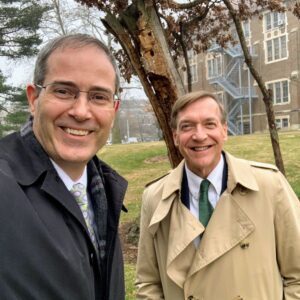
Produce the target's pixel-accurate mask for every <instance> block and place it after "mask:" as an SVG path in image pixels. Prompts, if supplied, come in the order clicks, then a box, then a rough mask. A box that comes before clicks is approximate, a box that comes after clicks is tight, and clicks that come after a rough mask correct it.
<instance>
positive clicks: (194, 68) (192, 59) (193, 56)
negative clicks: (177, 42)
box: [184, 49, 198, 84]
mask: <svg viewBox="0 0 300 300" xmlns="http://www.w3.org/2000/svg"><path fill="white" fill-rule="evenodd" d="M188 60H189V64H190V69H191V76H192V83H196V82H198V62H197V53H196V52H195V51H194V50H193V49H190V50H188ZM184 74H185V77H184V81H185V83H186V84H187V83H188V79H187V72H186V71H185V72H184Z"/></svg>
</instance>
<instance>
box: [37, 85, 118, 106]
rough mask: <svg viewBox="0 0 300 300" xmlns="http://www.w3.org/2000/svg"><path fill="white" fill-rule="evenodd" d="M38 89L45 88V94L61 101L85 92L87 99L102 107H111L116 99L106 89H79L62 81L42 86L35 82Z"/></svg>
mask: <svg viewBox="0 0 300 300" xmlns="http://www.w3.org/2000/svg"><path fill="white" fill-rule="evenodd" d="M35 86H36V87H38V88H40V89H45V91H46V93H47V94H50V95H53V96H54V97H55V98H57V99H60V100H63V101H72V102H73V101H74V100H76V99H78V97H79V94H80V93H87V98H88V100H89V101H90V102H91V103H92V104H94V105H96V106H98V107H103V108H113V107H114V104H115V102H116V101H118V99H114V95H113V94H112V93H111V92H109V91H106V90H99V91H96V90H95V91H92V90H91V91H81V90H79V89H78V88H77V87H75V86H70V85H66V84H63V83H49V84H46V85H44V86H42V85H39V84H35Z"/></svg>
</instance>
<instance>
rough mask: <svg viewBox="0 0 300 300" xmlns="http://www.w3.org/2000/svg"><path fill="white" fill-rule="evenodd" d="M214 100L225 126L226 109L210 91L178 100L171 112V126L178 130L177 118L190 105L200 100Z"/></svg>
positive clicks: (184, 96) (188, 95)
mask: <svg viewBox="0 0 300 300" xmlns="http://www.w3.org/2000/svg"><path fill="white" fill-rule="evenodd" d="M207 97H209V98H212V99H213V100H215V101H216V103H217V104H218V107H219V109H220V114H221V115H220V118H221V123H222V124H225V123H226V118H227V116H226V112H225V110H224V107H223V105H222V103H221V102H220V100H219V99H218V97H217V96H216V95H215V94H213V93H211V92H208V91H205V90H199V91H196V92H191V93H188V94H185V95H183V96H181V97H179V98H178V99H177V101H176V102H175V103H174V105H173V108H172V112H171V120H170V125H171V128H172V129H176V128H177V116H178V113H179V112H180V111H182V110H183V109H184V108H185V107H187V106H188V105H189V104H192V103H194V102H196V101H198V100H201V99H203V98H207Z"/></svg>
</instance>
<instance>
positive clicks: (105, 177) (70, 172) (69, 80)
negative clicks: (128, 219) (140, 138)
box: [0, 34, 127, 300]
mask: <svg viewBox="0 0 300 300" xmlns="http://www.w3.org/2000/svg"><path fill="white" fill-rule="evenodd" d="M118 89H119V75H118V70H117V67H116V63H115V60H114V58H113V57H112V55H111V54H110V52H109V50H108V48H107V47H106V46H105V45H104V44H102V43H101V42H100V41H99V40H97V39H95V38H93V37H90V36H88V35H84V34H74V35H67V36H63V37H59V38H57V39H55V40H52V41H50V42H49V43H48V44H47V45H46V46H45V47H44V48H43V49H42V50H41V51H40V53H39V55H38V57H37V61H36V65H35V71H34V79H33V83H32V84H29V85H28V86H27V89H26V92H27V98H28V103H29V108H30V112H31V118H30V120H29V121H28V122H27V123H26V124H25V125H24V126H23V127H22V128H21V130H20V132H18V133H13V134H11V135H9V136H7V137H5V138H3V139H2V140H1V141H0V193H1V196H0V224H1V229H0V230H1V231H0V245H1V246H0V298H1V299H7V300H14V299H24V300H25V299H30V300H35V299H36V300H40V299H43V300H53V299H55V300H59V299H61V300H66V299H72V300H76V299H78V300H83V299H84V300H98V299H99V300H107V299H109V300H123V299H124V298H125V296H124V276H123V259H122V252H121V248H120V241H119V237H118V224H119V217H120V212H121V209H122V207H123V205H122V203H123V199H124V195H125V191H126V188H127V182H126V181H125V179H123V178H122V177H120V176H119V175H118V174H117V173H116V172H115V171H114V170H112V169H111V168H110V167H109V166H108V165H106V164H105V163H104V162H102V161H101V160H99V159H98V158H97V156H96V153H97V152H98V151H99V149H101V148H102V147H103V145H105V143H106V141H107V139H108V136H109V132H110V129H111V128H112V125H113V120H114V117H115V114H116V111H117V108H118V100H116V95H117V93H118Z"/></svg>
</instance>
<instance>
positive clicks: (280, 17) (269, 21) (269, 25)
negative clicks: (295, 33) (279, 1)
mask: <svg viewBox="0 0 300 300" xmlns="http://www.w3.org/2000/svg"><path fill="white" fill-rule="evenodd" d="M281 26H286V15H285V13H279V12H270V11H269V12H266V13H265V14H264V32H269V31H271V30H274V29H278V28H280V27H281Z"/></svg>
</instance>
